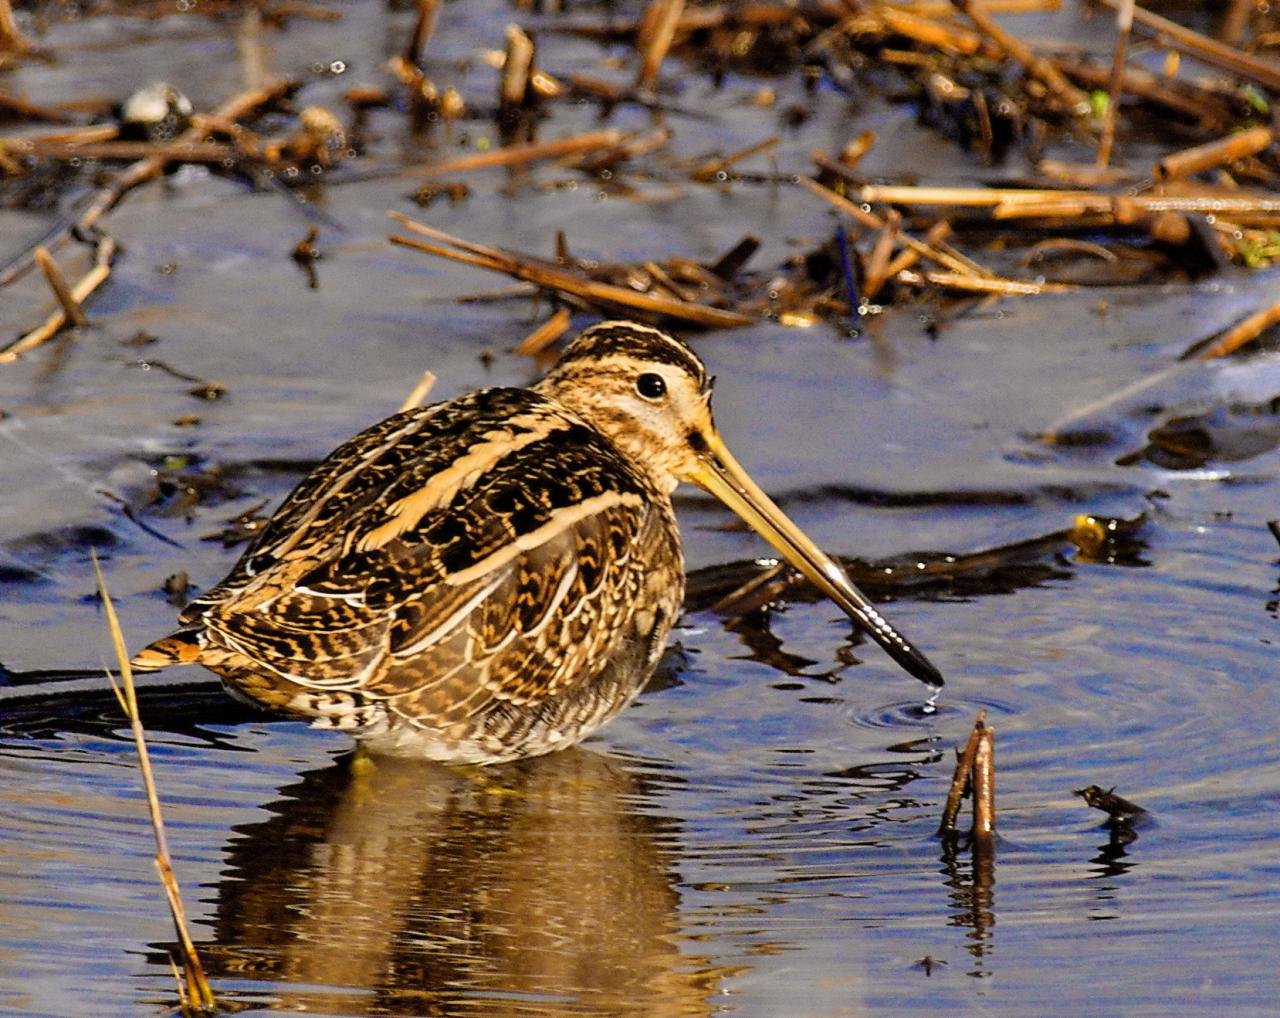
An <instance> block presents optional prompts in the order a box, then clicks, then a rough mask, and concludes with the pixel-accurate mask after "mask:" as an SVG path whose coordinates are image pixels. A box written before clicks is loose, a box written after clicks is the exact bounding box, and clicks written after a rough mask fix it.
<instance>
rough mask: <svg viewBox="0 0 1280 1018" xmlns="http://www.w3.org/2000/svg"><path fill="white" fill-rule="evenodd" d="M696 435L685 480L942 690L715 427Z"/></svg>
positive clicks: (933, 673)
mask: <svg viewBox="0 0 1280 1018" xmlns="http://www.w3.org/2000/svg"><path fill="white" fill-rule="evenodd" d="M701 437H702V440H703V441H702V445H703V449H702V450H700V451H699V453H698V459H697V466H696V467H695V469H694V470H693V471H692V472H691V473H690V474H689V475H688V479H689V480H690V481H692V482H693V483H695V484H697V485H698V486H699V487H702V488H705V489H706V490H707V491H709V492H711V494H713V495H715V496H716V498H718V499H720V501H721V502H723V503H724V504H725V505H727V506H728V507H729V508H730V509H732V510H733V511H734V512H735V513H737V514H738V515H739V516H741V517H742V518H743V519H744V520H746V522H747V523H749V524H750V525H751V527H752V529H753V530H755V531H756V532H757V533H758V534H760V536H761V537H763V538H764V539H765V540H766V541H768V542H769V543H770V544H771V545H773V546H774V547H775V548H776V549H777V550H778V551H779V552H780V553H781V554H782V557H783V558H785V559H786V560H787V561H788V562H790V563H791V564H792V565H793V566H795V567H796V569H798V570H800V572H801V573H803V574H804V575H805V577H806V578H808V580H809V581H810V582H811V583H813V584H814V585H815V586H816V587H817V588H818V589H819V590H821V591H822V592H823V593H824V594H826V595H827V597H829V598H831V600H833V601H834V602H835V603H836V604H838V605H839V606H840V607H841V608H842V609H843V610H844V612H845V614H847V615H848V616H849V618H851V619H853V621H854V623H855V624H856V625H857V626H858V627H859V628H860V629H861V630H862V631H863V632H865V633H866V634H867V635H868V636H870V637H871V638H872V639H873V640H875V641H876V643H878V644H880V646H881V647H883V648H884V649H885V652H886V653H887V654H888V655H889V656H890V657H891V658H893V659H894V660H895V661H897V662H898V664H900V665H901V666H902V667H903V668H905V669H906V670H907V671H908V672H910V673H911V674H912V675H914V676H915V677H916V678H917V679H919V680H920V681H922V682H927V683H928V684H929V685H931V686H941V685H942V684H943V683H942V673H941V672H939V671H938V669H937V668H935V667H934V665H933V663H932V662H930V661H929V659H928V658H927V657H925V656H924V655H923V654H922V653H920V651H919V650H918V649H916V647H915V646H914V645H913V644H912V643H911V642H910V641H909V640H907V639H906V638H905V637H904V636H903V635H902V634H901V633H899V632H898V631H897V630H896V629H895V628H894V627H893V625H892V624H891V623H890V622H889V620H888V619H886V618H885V617H884V616H883V615H881V614H880V612H879V611H878V610H877V609H876V606H875V605H873V604H872V603H871V602H870V601H868V600H867V598H866V595H864V594H863V593H862V592H861V591H860V590H858V588H857V587H855V586H854V585H853V583H852V582H851V581H850V579H849V577H848V576H847V575H846V574H845V571H844V570H843V569H842V568H841V567H840V566H839V565H837V564H836V562H835V561H834V560H833V559H832V558H831V557H830V556H829V555H827V554H826V553H825V552H824V551H823V550H822V549H821V548H819V547H818V546H817V545H816V544H814V543H813V541H812V540H811V539H810V538H809V537H807V536H806V535H805V533H804V532H803V531H802V530H801V529H800V528H799V527H797V526H796V525H795V524H794V523H792V522H791V521H790V520H789V519H787V517H786V515H785V514H784V513H783V512H782V510H781V509H779V508H778V507H777V506H776V505H775V504H774V502H773V500H772V499H771V498H769V496H768V495H766V494H765V493H764V492H763V491H761V490H760V488H759V486H758V485H757V484H756V483H755V481H753V480H751V478H750V476H748V474H747V472H746V471H745V470H743V469H742V467H741V465H740V464H739V463H738V461H737V460H735V459H734V458H733V456H732V455H730V453H729V450H728V449H727V448H726V447H725V444H724V442H723V441H722V440H721V438H720V436H719V435H718V434H716V432H715V429H714V427H709V428H707V429H705V430H704V431H702V432H701Z"/></svg>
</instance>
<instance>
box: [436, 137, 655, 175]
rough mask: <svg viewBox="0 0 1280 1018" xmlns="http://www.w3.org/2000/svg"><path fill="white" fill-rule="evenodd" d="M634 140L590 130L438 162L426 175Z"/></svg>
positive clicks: (553, 156)
mask: <svg viewBox="0 0 1280 1018" xmlns="http://www.w3.org/2000/svg"><path fill="white" fill-rule="evenodd" d="M631 137H634V136H633V135H629V134H624V133H623V132H622V131H619V130H618V129H617V128H609V129H608V130H606V131H589V132H587V133H585V134H574V135H570V136H569V137H568V138H557V139H555V140H554V141H535V142H527V143H524V144H521V145H506V146H504V147H502V148H496V149H493V150H492V151H490V152H479V153H477V154H475V155H471V156H462V157H461V158H459V159H450V160H449V161H447V162H443V163H434V164H432V165H429V166H426V167H424V168H423V171H422V172H423V174H424V175H425V176H427V177H439V176H443V175H444V174H446V173H466V172H468V171H470V170H483V169H488V168H490V167H493V166H515V165H519V164H521V163H530V162H535V161H537V160H540V159H559V158H561V157H562V156H567V155H575V154H577V153H579V152H588V151H591V150H592V149H603V148H609V147H612V146H614V145H618V144H620V143H621V142H622V141H624V140H625V139H627V138H631Z"/></svg>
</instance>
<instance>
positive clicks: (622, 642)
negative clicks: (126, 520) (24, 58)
mask: <svg viewBox="0 0 1280 1018" xmlns="http://www.w3.org/2000/svg"><path fill="white" fill-rule="evenodd" d="M710 396H711V386H710V381H709V380H708V378H707V375H706V371H705V369H704V368H703V366H702V364H701V362H700V361H699V360H698V359H697V358H696V357H695V356H694V355H693V354H692V353H691V352H690V351H689V350H688V348H687V347H685V346H684V345H683V344H681V343H679V342H678V341H677V340H675V339H673V338H671V337H670V336H668V335H666V334H665V333H662V332H660V331H658V330H656V329H652V328H649V327H647V326H641V325H636V324H633V323H629V322H606V323H602V324H600V325H597V326H594V327H593V328H591V329H588V330H586V331H585V332H584V333H583V334H582V335H581V336H579V337H578V339H577V340H575V341H574V342H573V343H572V344H571V345H570V346H569V347H568V349H567V350H566V351H565V353H564V355H563V356H562V357H561V359H560V361H559V362H558V363H557V365H556V366H555V367H554V368H553V369H552V371H551V372H550V373H549V374H548V375H547V376H546V377H545V378H544V379H543V380H542V381H541V382H539V383H538V384H537V385H535V386H533V387H532V388H530V389H514V388H500V389H484V390H480V391H478V392H475V393H472V394H470V395H467V396H463V397H461V398H459V399H455V400H452V401H450V402H447V403H438V404H435V405H433V406H428V407H423V408H421V409H416V410H409V411H406V412H404V413H400V414H396V415H395V416H394V417H390V418H388V419H387V420H385V421H383V422H381V423H380V424H377V425H374V426H373V427H372V428H369V429H368V430H366V431H364V432H361V433H360V434H359V435H357V436H355V437H354V438H352V439H351V440H350V441H348V442H346V443H345V444H344V445H342V446H340V447H339V448H338V449H336V450H335V451H334V452H333V453H332V454H330V456H329V457H328V458H326V459H325V460H324V461H323V462H322V463H321V464H320V465H319V466H318V467H317V468H316V469H315V470H314V471H313V472H312V473H311V474H310V475H309V476H308V477H307V478H306V479H305V480H303V481H302V483H301V484H299V485H298V487H297V488H296V489H295V490H294V491H293V493H292V494H291V495H289V497H288V498H287V499H286V500H285V502H284V504H283V505H282V506H281V507H280V509H279V510H278V511H277V513H276V515H275V516H274V517H273V518H272V520H271V521H270V522H269V523H268V524H267V526H266V527H265V528H264V529H263V531H262V533H261V534H260V535H259V536H258V537H257V538H256V539H255V541H254V542H253V543H252V544H251V545H250V547H249V548H248V549H247V550H246V552H245V553H244V555H243V556H242V557H241V559H240V561H239V562H238V563H237V564H236V566H235V568H234V569H233V570H232V571H231V573H230V575H229V576H227V578H226V579H225V580H223V581H222V582H221V583H220V584H218V585H217V586H215V587H213V588H212V589H210V590H209V591H208V592H206V593H205V594H203V595H202V596H200V597H198V598H197V599H196V600H194V601H193V602H192V603H191V604H190V605H189V606H188V607H187V608H186V609H185V610H184V611H183V613H182V615H181V616H180V620H181V622H182V623H183V624H184V627H185V628H183V629H180V630H179V631H178V632H177V633H175V634H173V635H172V636H170V637H167V638H166V639H163V640H160V641H157V642H156V643H154V644H152V645H151V646H150V647H148V648H147V649H146V650H144V651H143V652H142V653H141V654H139V655H138V657H137V658H136V659H135V664H136V665H137V666H138V667H140V668H159V667H164V666H165V665H168V664H175V663H199V664H202V665H205V666H206V667H208V668H210V669H212V670H213V671H215V672H217V673H218V674H219V675H221V676H222V678H223V680H224V682H225V683H226V685H227V686H228V688H229V689H230V690H231V691H233V692H234V693H237V694H239V695H241V696H245V697H247V698H249V699H251V700H253V701H256V702H258V703H260V704H263V705H265V706H267V707H269V708H271V709H274V710H277V711H280V712H283V713H286V714H290V715H294V716H298V717H304V718H307V719H310V720H312V721H313V722H314V723H315V724H317V725H323V726H328V727H333V728H340V729H344V730H348V731H351V732H353V733H355V734H356V736H357V737H359V738H360V739H362V740H363V741H365V742H366V743H367V744H368V745H370V747H371V748H374V749H378V750H383V751H388V752H403V753H413V754H417V755H423V756H427V757H431V758H434V759H440V760H446V761H449V762H454V763H496V762H500V761H503V760H510V759H516V758H519V757H523V756H533V755H537V754H540V753H546V752H549V751H551V750H554V749H559V748H562V747H564V746H568V745H571V744H572V743H574V742H577V741H578V740H580V739H582V738H584V737H585V736H586V735H588V734H590V733H591V732H592V731H594V730H595V729H596V728H598V727H599V726H600V725H602V724H603V723H604V722H605V721H607V720H608V719H609V718H611V717H612V716H614V715H615V714H616V713H617V712H618V711H620V710H621V709H622V708H623V707H625V706H626V704H627V703H629V702H630V700H631V699H632V698H633V697H634V696H635V694H636V693H637V692H638V691H639V689H640V688H641V687H642V686H643V684H644V682H645V680H646V679H647V678H648V676H649V675H650V673H651V672H652V670H653V668H654V666H655V664H656V663H657V660H658V657H659V655H660V654H661V652H662V647H663V644H664V641H665V639H666V636H667V633H668V631H669V630H670V628H671V625H672V623H673V622H674V621H675V618H676V615H677V613H678V611H679V608H680V603H681V600H682V598H683V594H684V559H683V554H682V551H681V547H680V535H679V531H678V530H677V527H676V520H675V514H674V511H673V509H672V505H671V492H672V491H673V490H674V488H675V487H676V485H677V483H679V481H681V480H692V481H695V482H696V483H700V484H702V485H703V486H705V487H707V488H708V490H711V491H713V492H714V493H715V494H717V495H719V496H720V497H721V498H722V499H724V500H725V501H726V502H727V503H728V504H729V505H730V506H731V507H732V508H734V509H735V511H738V512H739V513H740V514H741V515H743V516H744V518H745V519H747V521H748V522H749V523H751V524H752V526H754V527H756V529H757V530H760V532H761V533H762V534H764V536H765V537H766V538H768V539H769V540H770V541H771V542H773V543H774V544H775V545H776V546H777V547H779V548H780V550H782V551H783V552H784V554H786V555H787V557H788V558H789V559H791V560H792V561H793V562H794V563H795V564H796V565H797V567H799V568H801V569H802V571H804V572H805V574H806V575H808V576H809V577H810V578H811V579H813V580H814V581H815V582H817V583H818V585H819V586H820V587H821V588H822V589H824V591H826V592H827V593H828V594H830V595H832V596H833V597H835V599H836V600H837V603H839V604H841V607H843V608H845V610H846V611H848V612H850V614H851V615H852V616H853V617H854V618H855V621H858V622H859V624H860V625H862V626H863V627H864V628H866V629H867V631H868V632H869V633H870V634H871V635H872V636H873V637H874V638H875V639H876V640H877V641H878V642H880V643H881V645H882V646H884V647H885V648H886V649H887V650H889V652H890V653H891V654H893V655H894V657H895V658H896V659H897V660H899V662H900V663H902V664H903V665H904V666H905V667H907V668H908V670H911V671H912V672H913V673H914V674H916V675H917V676H919V677H921V678H923V679H924V680H925V681H929V682H935V683H940V682H941V677H940V676H939V675H938V673H937V672H936V670H935V669H933V666H932V665H930V664H929V663H928V662H927V661H926V660H925V659H924V658H923V656H922V655H920V653H919V652H918V651H917V650H915V648H913V647H912V646H911V645H910V644H908V643H907V642H906V641H905V640H903V639H902V637H900V636H899V635H898V634H897V633H896V631H894V630H893V629H892V627H891V626H889V624H888V623H887V622H885V621H884V620H883V618H882V617H881V616H879V614H878V613H876V612H875V610H874V608H871V606H870V605H869V604H868V603H867V602H866V601H865V599H864V598H862V597H861V595H860V594H858V593H857V592H856V590H854V588H853V587H852V585H850V584H849V582H848V580H847V578H845V577H844V574H843V572H842V571H841V570H839V568H838V567H837V566H835V564H834V563H833V562H831V560H830V559H828V558H826V556H824V555H822V553H821V552H819V551H818V550H817V549H816V548H815V547H813V545H812V542H808V540H807V538H804V536H803V535H802V534H800V532H799V531H798V530H796V529H795V527H794V525H793V524H791V523H790V522H789V521H787V520H786V519H785V517H783V516H782V514H781V512H780V511H779V510H777V508H776V507H775V506H773V504H772V503H771V502H769V501H768V499H767V497H766V496H764V494H763V493H762V492H760V491H759V489H757V488H755V486H754V485H752V484H751V482H750V480H749V479H748V478H746V475H745V474H744V473H742V472H741V468H740V467H737V465H736V464H735V463H733V461H732V458H731V457H729V455H728V452H727V450H725V449H724V447H723V445H722V444H721V443H720V440H719V438H718V436H717V435H716V433H715V427H714V424H713V423H712V419H711V410H710Z"/></svg>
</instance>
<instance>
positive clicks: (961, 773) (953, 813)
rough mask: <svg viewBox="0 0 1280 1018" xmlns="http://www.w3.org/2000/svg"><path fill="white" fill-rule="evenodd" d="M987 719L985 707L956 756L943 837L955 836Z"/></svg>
mask: <svg viewBox="0 0 1280 1018" xmlns="http://www.w3.org/2000/svg"><path fill="white" fill-rule="evenodd" d="M986 720H987V709H986V708H985V707H983V708H982V709H981V710H980V711H978V719H977V720H976V721H974V723H973V729H972V730H971V731H970V732H969V741H968V742H966V743H965V744H964V749H963V750H962V751H961V752H960V754H959V756H958V757H957V758H956V769H955V773H954V774H952V776H951V787H950V788H949V789H948V790H947V804H946V806H944V807H943V809H942V823H941V824H939V825H938V834H939V835H941V836H942V837H955V834H956V818H957V817H959V816H960V803H961V802H962V801H963V799H964V793H965V789H966V788H967V787H968V785H969V779H970V777H971V776H972V774H973V760H974V757H975V756H976V755H977V753H978V742H979V740H980V739H981V738H982V730H983V728H984V726H985V725H986Z"/></svg>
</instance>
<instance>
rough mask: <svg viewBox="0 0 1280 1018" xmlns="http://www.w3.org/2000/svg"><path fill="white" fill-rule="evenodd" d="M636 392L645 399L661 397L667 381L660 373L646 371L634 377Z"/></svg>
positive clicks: (664, 392) (665, 391) (663, 394)
mask: <svg viewBox="0 0 1280 1018" xmlns="http://www.w3.org/2000/svg"><path fill="white" fill-rule="evenodd" d="M636 392H638V393H640V395H641V396H643V397H644V398H645V399H661V398H662V397H663V396H665V395H666V394H667V383H666V381H665V380H664V379H663V377H662V376H661V375H657V374H654V373H653V372H652V371H646V372H645V373H644V374H643V375H641V376H640V377H639V378H637V379H636Z"/></svg>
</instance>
